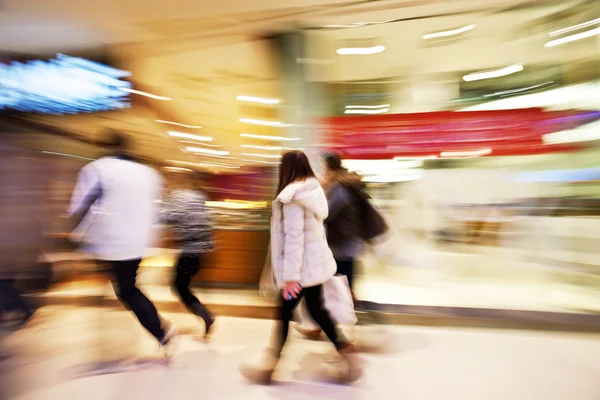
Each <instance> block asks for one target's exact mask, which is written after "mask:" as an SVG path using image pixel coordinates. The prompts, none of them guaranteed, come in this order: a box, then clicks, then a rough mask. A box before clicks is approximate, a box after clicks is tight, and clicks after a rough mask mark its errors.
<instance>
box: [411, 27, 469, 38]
mask: <svg viewBox="0 0 600 400" xmlns="http://www.w3.org/2000/svg"><path fill="white" fill-rule="evenodd" d="M476 26H477V25H475V24H471V25H466V26H463V27H462V28H456V29H451V30H449V31H441V32H433V33H428V34H426V35H423V36H422V37H421V39H423V40H428V39H436V38H441V37H447V36H454V35H458V34H461V33H464V32H467V31H470V30H471V29H474V28H475V27H476Z"/></svg>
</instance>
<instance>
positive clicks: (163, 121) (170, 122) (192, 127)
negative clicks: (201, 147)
mask: <svg viewBox="0 0 600 400" xmlns="http://www.w3.org/2000/svg"><path fill="white" fill-rule="evenodd" d="M155 122H160V123H161V124H169V125H177V126H182V127H184V128H190V129H201V128H202V127H201V126H197V125H186V124H180V123H179V122H173V121H165V120H162V119H157V120H155Z"/></svg>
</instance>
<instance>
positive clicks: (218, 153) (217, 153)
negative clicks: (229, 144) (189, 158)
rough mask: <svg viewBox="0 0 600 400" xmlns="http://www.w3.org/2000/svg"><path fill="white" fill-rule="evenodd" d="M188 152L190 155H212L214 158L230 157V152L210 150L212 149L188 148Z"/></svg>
mask: <svg viewBox="0 0 600 400" xmlns="http://www.w3.org/2000/svg"><path fill="white" fill-rule="evenodd" d="M186 150H187V151H189V152H190V153H202V154H211V155H214V156H228V155H229V152H228V151H225V150H210V149H204V148H202V147H187V148H186Z"/></svg>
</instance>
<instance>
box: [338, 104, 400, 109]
mask: <svg viewBox="0 0 600 400" xmlns="http://www.w3.org/2000/svg"><path fill="white" fill-rule="evenodd" d="M389 106H390V104H381V105H378V106H346V108H366V109H377V108H388V107H389Z"/></svg>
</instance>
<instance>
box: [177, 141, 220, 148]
mask: <svg viewBox="0 0 600 400" xmlns="http://www.w3.org/2000/svg"><path fill="white" fill-rule="evenodd" d="M178 142H179V143H188V144H195V145H196V146H206V147H223V145H221V144H208V143H198V142H194V141H191V140H178Z"/></svg>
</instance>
